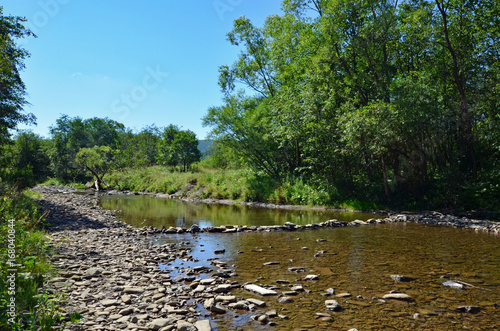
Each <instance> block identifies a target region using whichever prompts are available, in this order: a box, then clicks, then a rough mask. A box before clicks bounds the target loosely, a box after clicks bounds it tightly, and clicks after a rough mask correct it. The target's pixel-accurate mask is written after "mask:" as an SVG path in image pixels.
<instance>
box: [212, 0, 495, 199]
mask: <svg viewBox="0 0 500 331" xmlns="http://www.w3.org/2000/svg"><path fill="white" fill-rule="evenodd" d="M282 9H283V12H284V13H283V14H282V15H273V16H270V17H268V18H267V20H266V21H265V23H264V25H263V26H261V27H259V26H255V25H253V24H252V23H251V22H250V20H249V19H247V18H245V17H240V18H239V19H237V20H235V22H234V28H233V30H232V31H231V32H230V33H229V34H228V41H229V42H230V43H231V44H233V45H235V46H238V47H239V48H240V49H241V53H240V55H239V57H238V59H237V60H236V61H235V62H234V63H233V64H231V65H223V66H221V67H220V68H219V72H220V77H219V85H220V87H221V89H222V92H223V94H224V104H223V105H222V106H219V107H212V108H210V109H209V111H208V114H207V115H206V116H205V117H204V119H203V121H204V124H205V125H207V126H209V127H211V128H212V131H211V138H212V139H214V140H215V141H216V142H218V143H219V147H220V148H219V149H220V150H221V151H220V153H224V152H223V151H224V150H225V153H230V154H236V155H239V157H240V158H241V159H243V160H244V161H245V162H246V164H248V165H250V166H252V167H253V168H254V169H258V170H260V171H262V172H264V173H266V174H268V175H269V176H273V177H276V178H281V179H283V178H288V179H292V180H293V179H301V180H307V181H308V182H309V183H311V184H312V185H315V186H317V187H320V188H323V189H325V190H327V191H328V192H329V194H330V196H331V197H332V199H333V200H335V199H336V198H338V197H342V196H344V197H345V196H351V197H355V198H358V199H361V200H365V201H373V202H379V203H383V204H385V205H391V204H392V205H401V206H413V207H418V206H426V207H429V206H431V207H454V208H456V207H458V208H480V207H483V208H497V205H498V201H500V159H499V153H500V126H499V123H500V111H499V106H500V84H499V82H500V4H499V2H498V1H494V0H480V1H473V0H447V1H442V0H435V1H424V0H409V1H394V0H385V1H380V0H369V1H347V0H284V1H282Z"/></svg>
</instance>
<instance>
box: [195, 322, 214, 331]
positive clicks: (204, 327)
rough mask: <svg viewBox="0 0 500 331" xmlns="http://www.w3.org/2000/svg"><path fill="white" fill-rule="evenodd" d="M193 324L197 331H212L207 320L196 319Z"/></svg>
mask: <svg viewBox="0 0 500 331" xmlns="http://www.w3.org/2000/svg"><path fill="white" fill-rule="evenodd" d="M194 326H195V327H196V329H197V330H198V331H212V327H211V326H210V321H209V320H202V321H197V322H196V323H194Z"/></svg>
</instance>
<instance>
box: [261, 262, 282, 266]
mask: <svg viewBox="0 0 500 331" xmlns="http://www.w3.org/2000/svg"><path fill="white" fill-rule="evenodd" d="M277 264H280V263H279V262H276V261H272V262H266V263H264V264H263V265H265V266H267V265H277Z"/></svg>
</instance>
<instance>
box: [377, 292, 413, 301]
mask: <svg viewBox="0 0 500 331" xmlns="http://www.w3.org/2000/svg"><path fill="white" fill-rule="evenodd" d="M382 299H384V300H387V299H394V300H402V301H411V300H412V298H411V296H409V295H408V294H404V293H389V294H386V295H384V296H383V297H382Z"/></svg>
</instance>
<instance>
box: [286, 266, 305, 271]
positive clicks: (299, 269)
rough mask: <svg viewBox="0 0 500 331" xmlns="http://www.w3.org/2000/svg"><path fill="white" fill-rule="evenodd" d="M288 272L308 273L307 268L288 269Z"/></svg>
mask: <svg viewBox="0 0 500 331" xmlns="http://www.w3.org/2000/svg"><path fill="white" fill-rule="evenodd" d="M288 271H290V272H306V268H303V267H291V268H288Z"/></svg>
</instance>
